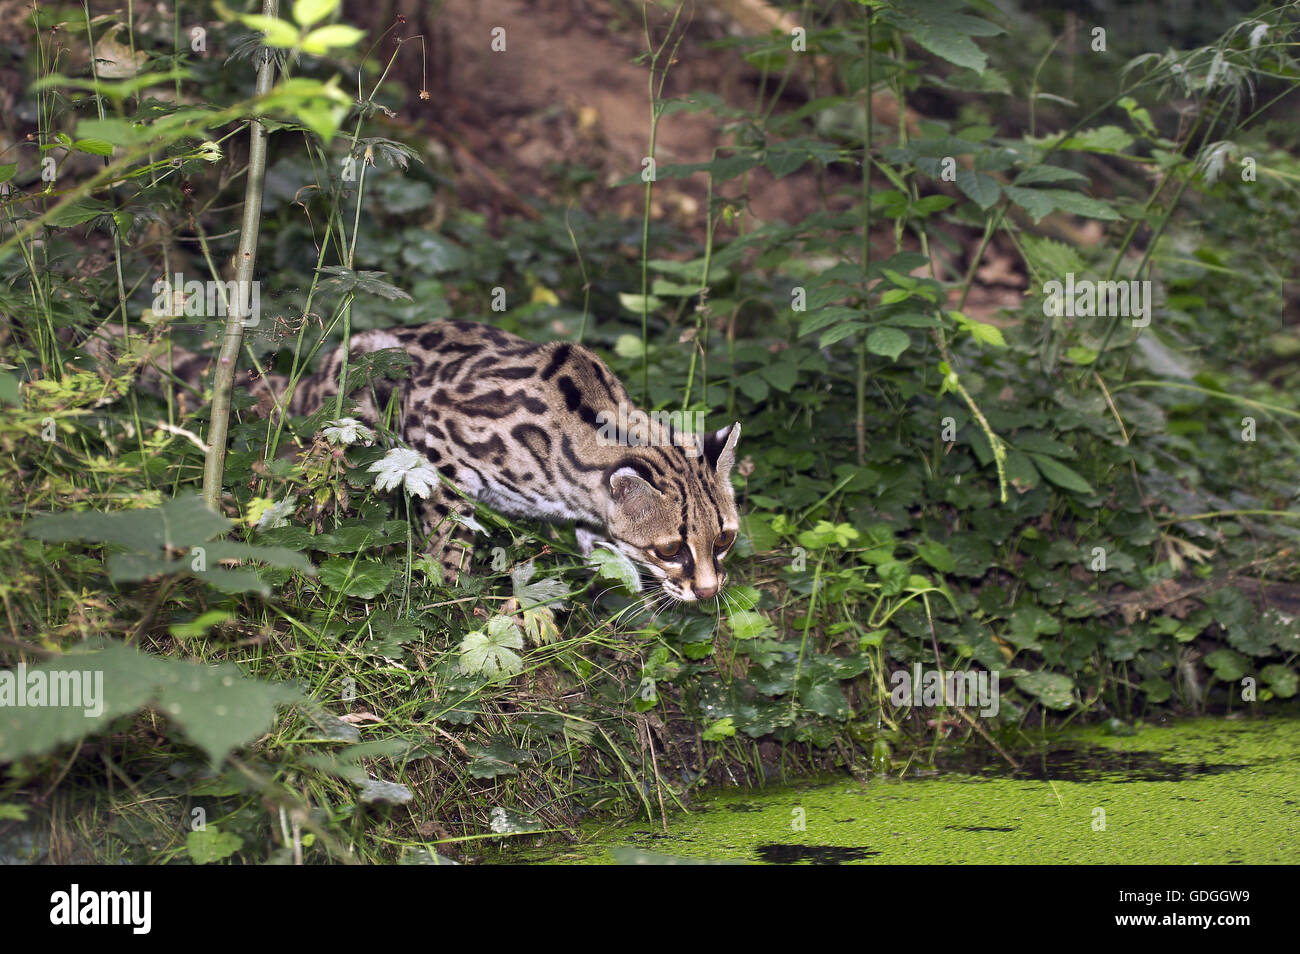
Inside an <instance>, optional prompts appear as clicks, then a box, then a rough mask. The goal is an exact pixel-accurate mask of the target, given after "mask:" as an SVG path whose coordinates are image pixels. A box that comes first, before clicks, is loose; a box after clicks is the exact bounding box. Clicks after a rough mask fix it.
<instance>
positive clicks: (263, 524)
mask: <svg viewBox="0 0 1300 954" xmlns="http://www.w3.org/2000/svg"><path fill="white" fill-rule="evenodd" d="M297 509H298V498H297V497H285V498H284V499H283V500H281V501H280V502H279V503H273V504H271V506H269V507H267V508H266V509H265V510H263V511H262V516H260V517H259V518H258V519H257V529H259V530H274V529H276V528H277V527H287V526H289V518H290V517H292V516H293V512H294V511H295V510H297Z"/></svg>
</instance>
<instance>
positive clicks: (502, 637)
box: [459, 616, 524, 678]
mask: <svg viewBox="0 0 1300 954" xmlns="http://www.w3.org/2000/svg"><path fill="white" fill-rule="evenodd" d="M523 648H524V636H523V633H521V632H520V631H519V627H518V626H516V625H515V624H514V622H513V621H512V620H511V619H510V618H509V617H508V616H493V617H492V618H491V619H489V620H488V621H487V626H486V627H484V628H483V629H481V630H475V631H474V632H472V633H468V634H467V635H466V636H465V638H464V639H463V640H461V643H460V647H459V650H460V668H461V670H462V671H463V672H467V673H473V674H477V675H481V676H487V677H489V678H493V677H496V676H499V675H507V676H513V675H515V674H516V673H519V672H522V671H523V668H524V661H523V659H521V658H520V657H519V654H518V653H516V652H514V650H516V649H523Z"/></svg>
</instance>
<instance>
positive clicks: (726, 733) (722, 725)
mask: <svg viewBox="0 0 1300 954" xmlns="http://www.w3.org/2000/svg"><path fill="white" fill-rule="evenodd" d="M735 734H736V723H735V722H734V721H733V720H732V718H731V716H727V717H726V718H725V719H719V720H718V721H717V722H712V723H710V724H709V725H708V726H707V727H706V728H705V729H704V732H703V733H702V735H701V737H702V738H703V739H704V741H705V742H721V741H722V740H723V739H730V738H732V737H733V736H734V735H735Z"/></svg>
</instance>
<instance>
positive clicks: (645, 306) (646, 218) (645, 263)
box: [641, 3, 708, 406]
mask: <svg viewBox="0 0 1300 954" xmlns="http://www.w3.org/2000/svg"><path fill="white" fill-rule="evenodd" d="M682 7H683V4H682V3H678V4H677V9H676V10H674V11H673V19H672V22H670V23H669V24H668V32H667V34H666V35H665V36H664V41H663V43H661V44H659V47H658V48H657V49H656V48H655V47H654V46H653V44H652V43H651V40H650V22H649V19H648V14H647V13H646V10H645V9H643V10H642V17H643V25H644V27H645V40H646V50H647V52H649V53H650V78H649V86H650V153H649V159H650V170H651V175H650V176H649V178H647V179H646V180H645V202H644V205H643V208H642V211H641V400H642V402H643V403H644V404H646V405H647V406H648V405H649V402H650V349H649V346H648V341H649V328H650V305H649V295H650V198H651V195H652V194H653V192H654V183H655V176H654V167H655V166H654V162H655V142H656V140H657V138H658V135H659V117H660V116H661V115H662V114H663V106H662V105H661V104H660V102H659V97H660V96H661V95H663V91H664V83H666V82H667V81H668V69H667V67H665V68H664V69H663V71H662V72H661V74H660V76H659V84H658V88H656V86H655V69H656V68H657V67H658V65H659V60H660V58H661V57H662V56H663V53H664V50H665V49H666V48H667V47H668V41H669V40H671V39H672V36H673V31H674V30H675V29H676V28H677V21H678V19H680V17H681V15H682ZM681 42H682V37H681V36H678V37H677V42H676V43H675V44H674V45H673V53H672V55H670V56H669V61H668V65H669V66H671V65H672V61H673V58H674V56H675V54H676V53H677V48H678V47H679V46H680V45H681ZM705 277H706V278H707V277H708V276H705Z"/></svg>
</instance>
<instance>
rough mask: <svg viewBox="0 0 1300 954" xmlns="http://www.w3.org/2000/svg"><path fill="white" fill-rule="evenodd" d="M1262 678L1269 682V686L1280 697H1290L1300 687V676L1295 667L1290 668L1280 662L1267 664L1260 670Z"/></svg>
mask: <svg viewBox="0 0 1300 954" xmlns="http://www.w3.org/2000/svg"><path fill="white" fill-rule="evenodd" d="M1259 675H1260V678H1262V679H1263V680H1264V681H1265V682H1266V683H1268V685H1269V688H1270V689H1272V690H1273V692H1275V693H1276V694H1277V695H1278V696H1279V697H1281V698H1283V699H1290V698H1291V697H1292V696H1294V695H1295V694H1296V690H1297V689H1300V678H1298V677H1297V676H1296V672H1295V670H1294V669H1289V668H1287V667H1286V666H1283V665H1281V664H1279V663H1274V664H1272V665H1270V666H1265V667H1264V668H1263V669H1261V670H1260V671H1259Z"/></svg>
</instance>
